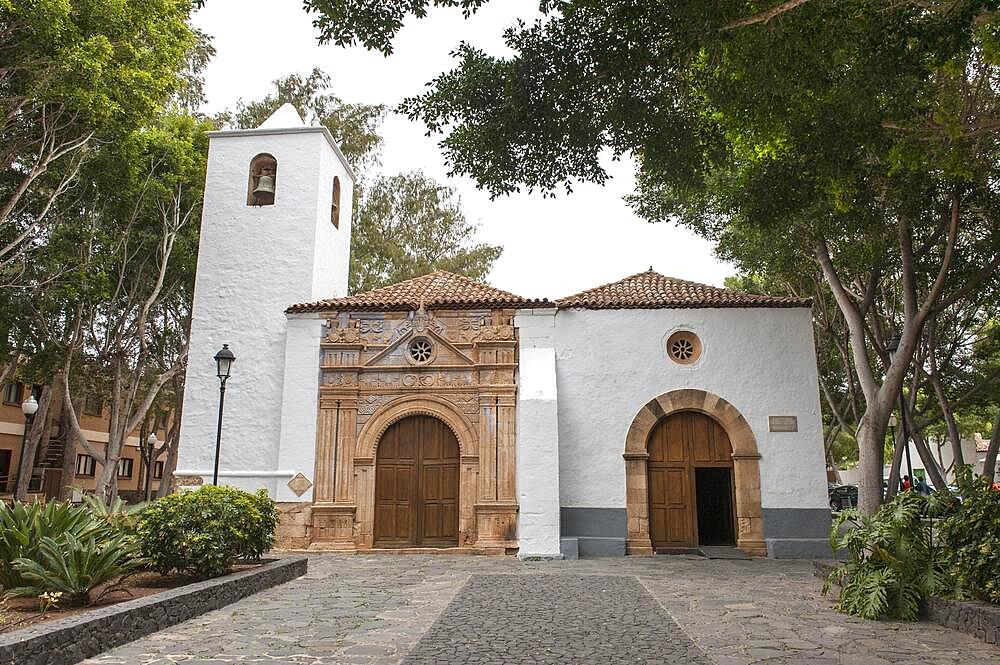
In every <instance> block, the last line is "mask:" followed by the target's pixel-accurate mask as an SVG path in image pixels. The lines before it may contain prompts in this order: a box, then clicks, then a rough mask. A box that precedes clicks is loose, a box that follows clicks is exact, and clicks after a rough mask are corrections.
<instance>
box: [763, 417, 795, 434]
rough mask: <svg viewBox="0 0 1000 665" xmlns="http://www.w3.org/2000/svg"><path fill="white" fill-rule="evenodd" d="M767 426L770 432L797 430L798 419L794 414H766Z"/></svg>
mask: <svg viewBox="0 0 1000 665" xmlns="http://www.w3.org/2000/svg"><path fill="white" fill-rule="evenodd" d="M767 428H768V429H769V430H770V431H772V432H798V431H799V419H798V418H797V417H796V416H768V417H767Z"/></svg>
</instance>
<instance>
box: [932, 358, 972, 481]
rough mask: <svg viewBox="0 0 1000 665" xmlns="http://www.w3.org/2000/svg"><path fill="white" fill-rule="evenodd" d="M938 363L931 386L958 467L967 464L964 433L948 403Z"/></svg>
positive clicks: (933, 371) (934, 369) (933, 367)
mask: <svg viewBox="0 0 1000 665" xmlns="http://www.w3.org/2000/svg"><path fill="white" fill-rule="evenodd" d="M936 366H937V363H934V365H932V366H931V374H930V377H929V378H930V380H931V387H932V388H934V394H935V396H936V397H937V400H938V406H939V407H940V408H941V415H942V416H944V422H945V423H946V424H947V425H948V440H949V441H951V451H952V459H953V460H954V465H955V466H956V467H959V466H964V465H965V454H964V453H963V452H962V435H961V433H960V432H959V431H958V423H957V422H955V414H954V413H953V412H952V410H951V405H950V404H948V398H947V396H946V395H945V394H944V387H943V386H942V385H941V378H940V377H939V376H938V375H937V371H936Z"/></svg>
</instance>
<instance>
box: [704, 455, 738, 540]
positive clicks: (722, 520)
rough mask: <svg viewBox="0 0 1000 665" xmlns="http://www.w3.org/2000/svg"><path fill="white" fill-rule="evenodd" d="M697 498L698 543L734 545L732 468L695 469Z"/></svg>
mask: <svg viewBox="0 0 1000 665" xmlns="http://www.w3.org/2000/svg"><path fill="white" fill-rule="evenodd" d="M694 473H695V478H694V484H695V494H696V495H697V498H698V544H699V545H735V544H736V534H735V533H734V530H733V483H732V469H725V468H717V467H706V468H701V469H695V470H694Z"/></svg>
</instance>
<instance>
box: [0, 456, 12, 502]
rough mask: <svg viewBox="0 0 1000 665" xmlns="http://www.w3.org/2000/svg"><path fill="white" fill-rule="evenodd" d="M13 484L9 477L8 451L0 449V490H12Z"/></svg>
mask: <svg viewBox="0 0 1000 665" xmlns="http://www.w3.org/2000/svg"><path fill="white" fill-rule="evenodd" d="M13 485H14V483H13V482H12V481H11V479H10V451H9V450H0V492H11V491H13V489H12V488H13ZM8 486H9V487H10V488H11V489H8Z"/></svg>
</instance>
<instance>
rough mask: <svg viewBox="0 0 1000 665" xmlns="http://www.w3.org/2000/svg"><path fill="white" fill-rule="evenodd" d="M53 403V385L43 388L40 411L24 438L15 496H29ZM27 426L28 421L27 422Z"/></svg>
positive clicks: (18, 497)
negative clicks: (39, 448)
mask: <svg viewBox="0 0 1000 665" xmlns="http://www.w3.org/2000/svg"><path fill="white" fill-rule="evenodd" d="M51 403H52V385H51V384H49V385H47V386H45V387H44V388H42V394H41V396H40V397H39V400H38V411H37V412H35V418H34V419H33V420H32V421H31V427H30V428H29V430H28V436H27V437H25V439H24V450H23V451H21V455H20V457H19V459H20V461H21V464H19V465H18V468H17V484H16V485H15V486H14V498H15V499H17V500H18V501H24V499H25V498H26V497H27V496H28V485H29V484H30V483H31V476H32V474H33V473H34V470H35V453H37V452H38V442H39V441H41V440H42V434H43V433H44V432H45V431H46V430H47V429H48V427H47V421H48V418H49V405H50V404H51ZM25 427H27V423H25Z"/></svg>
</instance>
